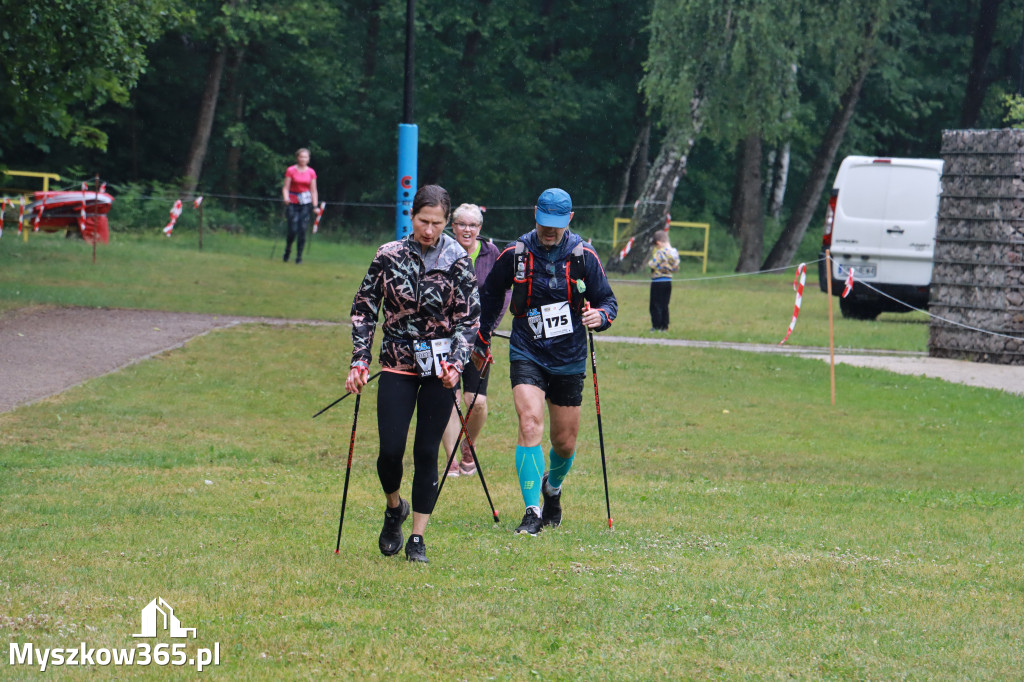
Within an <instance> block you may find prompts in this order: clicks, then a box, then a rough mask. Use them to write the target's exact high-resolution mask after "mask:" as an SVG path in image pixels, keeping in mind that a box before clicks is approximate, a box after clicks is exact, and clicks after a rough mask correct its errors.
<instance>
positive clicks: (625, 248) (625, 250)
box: [619, 237, 636, 260]
mask: <svg viewBox="0 0 1024 682" xmlns="http://www.w3.org/2000/svg"><path fill="white" fill-rule="evenodd" d="M635 241H636V237H630V238H629V241H628V242H626V245H625V246H623V247H622V251H619V260H626V256H628V255H629V252H630V251H632V250H633V242H635Z"/></svg>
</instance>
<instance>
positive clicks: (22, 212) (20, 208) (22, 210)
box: [18, 195, 25, 234]
mask: <svg viewBox="0 0 1024 682" xmlns="http://www.w3.org/2000/svg"><path fill="white" fill-rule="evenodd" d="M24 222H25V197H24V195H22V197H21V200H20V201H19V202H18V234H21V227H22V224H23V223H24Z"/></svg>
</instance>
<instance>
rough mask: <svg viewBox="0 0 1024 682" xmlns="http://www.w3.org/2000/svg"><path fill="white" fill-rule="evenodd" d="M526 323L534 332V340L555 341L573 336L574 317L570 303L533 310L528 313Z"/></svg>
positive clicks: (549, 305)
mask: <svg viewBox="0 0 1024 682" xmlns="http://www.w3.org/2000/svg"><path fill="white" fill-rule="evenodd" d="M526 321H527V323H529V325H530V331H531V332H533V338H534V340H537V339H553V338H556V337H558V336H565V335H566V334H572V315H571V314H570V308H569V302H568V301H562V302H561V303H549V304H548V305H546V306H542V307H540V308H531V309H530V310H529V312H527V313H526Z"/></svg>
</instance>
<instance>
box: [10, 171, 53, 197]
mask: <svg viewBox="0 0 1024 682" xmlns="http://www.w3.org/2000/svg"><path fill="white" fill-rule="evenodd" d="M3 174H4V175H13V176H15V177H20V178H42V179H43V191H44V192H49V191H50V180H53V181H55V182H60V176H59V175H57V174H56V173H36V172H35V171H12V170H5V171H3Z"/></svg>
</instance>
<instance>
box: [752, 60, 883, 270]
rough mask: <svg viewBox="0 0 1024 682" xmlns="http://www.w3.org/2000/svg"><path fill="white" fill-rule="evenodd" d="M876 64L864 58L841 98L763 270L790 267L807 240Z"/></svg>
mask: <svg viewBox="0 0 1024 682" xmlns="http://www.w3.org/2000/svg"><path fill="white" fill-rule="evenodd" d="M873 63H874V62H873V61H872V60H871V59H864V60H862V62H861V65H860V70H859V71H858V72H857V75H856V77H855V78H854V79H853V82H851V83H850V85H849V86H848V87H847V88H846V91H845V92H844V93H843V96H842V97H841V98H840V100H839V108H838V109H836V111H835V113H834V114H833V115H832V120H830V121H829V123H828V128H827V129H826V130H825V136H824V137H823V138H822V140H821V143H820V144H819V145H818V149H817V151H816V152H815V154H814V161H813V162H812V163H811V170H810V173H809V174H808V177H807V183H806V184H805V185H804V188H803V191H802V192H801V193H800V198H799V200H798V201H797V204H796V206H795V207H794V209H793V213H792V214H791V215H790V216H789V220H787V221H786V227H785V228H784V229H783V230H782V234H781V235H779V239H778V241H776V242H775V245H774V246H773V247H772V250H771V252H770V253H769V254H768V257H767V258H766V259H765V261H764V263H763V264H762V265H761V269H762V270H768V269H771V268H782V267H786V266H788V265H789V262H790V261H791V260H792V259H793V256H795V255H796V250H797V249H798V248H799V247H800V242H801V241H803V238H804V234H805V233H806V232H807V226H808V224H810V222H811V218H812V217H814V210H815V209H816V208H817V206H818V201H819V200H820V199H821V193H822V191H823V190H824V188H825V183H826V182H828V177H829V171H830V169H831V168H832V163H833V162H834V161H835V158H836V153H837V152H838V151H839V144H840V143H841V142H842V141H843V136H844V135H846V129H847V128H848V127H849V125H850V119H852V118H853V112H854V110H855V109H856V108H857V100H859V99H860V91H861V88H862V87H863V86H864V80H865V79H866V78H867V75H868V72H869V71H870V70H871V66H872V64H873Z"/></svg>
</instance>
